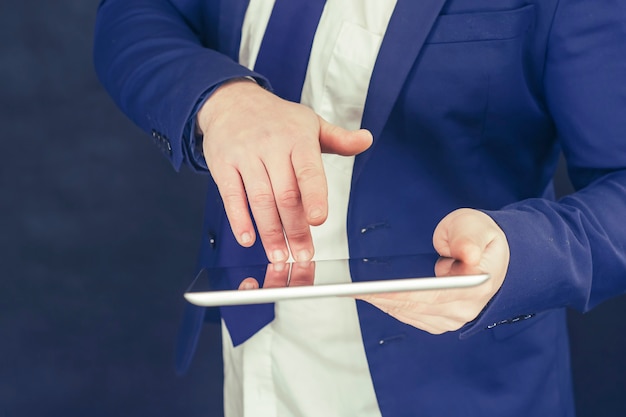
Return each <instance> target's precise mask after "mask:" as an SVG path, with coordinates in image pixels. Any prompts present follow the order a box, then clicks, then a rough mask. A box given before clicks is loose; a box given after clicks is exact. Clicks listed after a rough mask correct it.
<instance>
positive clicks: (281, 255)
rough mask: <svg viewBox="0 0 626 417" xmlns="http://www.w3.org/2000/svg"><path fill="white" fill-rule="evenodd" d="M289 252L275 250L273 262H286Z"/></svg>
mask: <svg viewBox="0 0 626 417" xmlns="http://www.w3.org/2000/svg"><path fill="white" fill-rule="evenodd" d="M287 257H288V256H287V253H286V252H285V251H284V250H279V249H277V250H275V251H274V252H272V259H271V261H272V262H285V261H286V260H287Z"/></svg>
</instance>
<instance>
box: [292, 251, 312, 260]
mask: <svg viewBox="0 0 626 417" xmlns="http://www.w3.org/2000/svg"><path fill="white" fill-rule="evenodd" d="M311 258H312V256H311V252H310V251H308V250H306V249H304V250H301V251H300V252H298V253H297V254H296V261H298V262H306V261H310V260H311Z"/></svg>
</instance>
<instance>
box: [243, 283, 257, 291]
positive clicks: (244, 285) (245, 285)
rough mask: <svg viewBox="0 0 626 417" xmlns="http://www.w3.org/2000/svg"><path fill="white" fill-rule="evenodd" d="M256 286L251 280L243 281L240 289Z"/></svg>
mask: <svg viewBox="0 0 626 417" xmlns="http://www.w3.org/2000/svg"><path fill="white" fill-rule="evenodd" d="M255 288H256V285H254V284H253V283H251V282H244V283H242V284H241V289H242V290H253V289H255Z"/></svg>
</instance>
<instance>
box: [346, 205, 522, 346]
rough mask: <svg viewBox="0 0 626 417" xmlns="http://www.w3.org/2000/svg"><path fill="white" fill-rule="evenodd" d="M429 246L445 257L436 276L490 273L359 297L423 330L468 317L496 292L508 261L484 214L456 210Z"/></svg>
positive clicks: (449, 327)
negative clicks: (440, 286) (477, 280)
mask: <svg viewBox="0 0 626 417" xmlns="http://www.w3.org/2000/svg"><path fill="white" fill-rule="evenodd" d="M433 245H434V246H435V249H436V250H437V252H438V253H439V254H440V255H441V256H443V257H445V258H443V259H440V261H439V262H437V264H436V265H435V274H436V275H437V276H445V275H455V274H456V273H458V272H461V270H462V269H466V268H470V269H476V270H478V271H481V272H486V273H489V274H490V275H491V279H489V280H487V281H486V282H484V283H483V284H481V285H479V286H476V287H470V288H463V289H447V290H433V291H414V292H401V293H388V294H374V295H365V296H360V297H358V298H360V299H362V300H365V301H367V302H369V303H371V304H373V305H374V306H376V307H378V308H379V309H381V310H382V311H384V312H386V313H388V314H390V315H391V316H393V317H395V318H397V319H398V320H400V321H402V322H404V323H407V324H410V325H412V326H414V327H417V328H419V329H422V330H425V331H427V332H429V333H433V334H440V333H444V332H447V331H454V330H458V329H460V328H461V327H462V326H463V325H465V324H466V323H468V322H470V321H472V320H474V319H475V318H476V317H477V316H478V315H479V314H480V312H481V311H482V310H483V308H484V307H485V306H486V305H487V303H488V302H489V301H490V300H491V298H492V297H493V296H494V295H495V294H496V293H497V292H498V290H499V289H500V287H501V286H502V283H503V282H504V277H505V275H506V271H507V268H508V265H509V256H510V254H509V245H508V242H507V240H506V236H505V235H504V232H503V231H502V229H500V227H499V226H498V225H497V224H496V223H495V222H494V221H493V220H492V219H491V217H489V216H487V215H486V214H484V213H482V212H480V211H477V210H471V209H459V210H456V211H453V212H452V213H450V214H448V215H447V216H446V217H445V218H444V219H443V220H441V222H439V225H437V228H436V229H435V232H434V235H433Z"/></svg>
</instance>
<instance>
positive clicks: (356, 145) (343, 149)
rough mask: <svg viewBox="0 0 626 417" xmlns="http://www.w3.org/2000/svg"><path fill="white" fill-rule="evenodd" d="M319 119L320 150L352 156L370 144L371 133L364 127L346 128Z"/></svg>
mask: <svg viewBox="0 0 626 417" xmlns="http://www.w3.org/2000/svg"><path fill="white" fill-rule="evenodd" d="M319 121H320V145H321V147H322V152H324V153H334V154H337V155H342V156H352V155H356V154H359V153H361V152H363V151H365V150H366V149H367V148H369V147H370V146H371V145H372V142H373V138H372V134H371V133H370V132H369V131H368V130H366V129H359V130H346V129H344V128H342V127H340V126H337V125H334V124H331V123H328V122H327V121H326V120H324V119H322V118H321V117H320V118H319Z"/></svg>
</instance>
